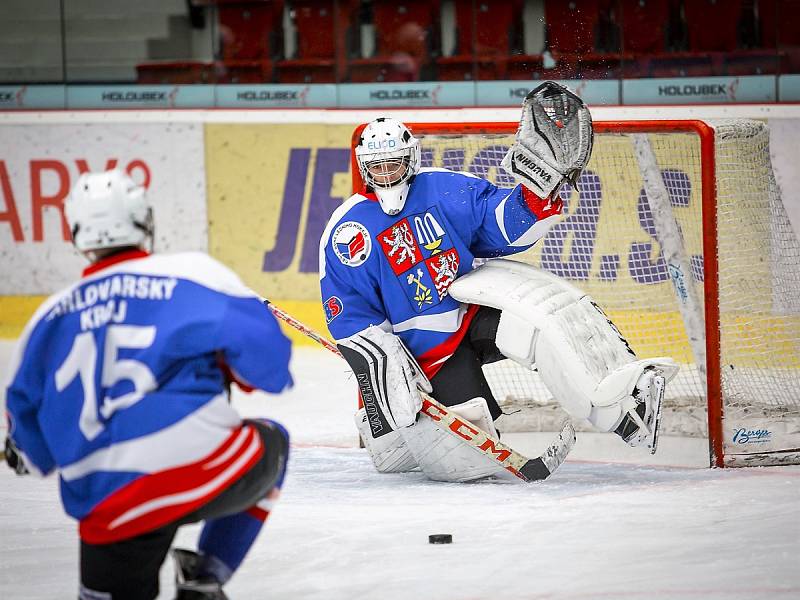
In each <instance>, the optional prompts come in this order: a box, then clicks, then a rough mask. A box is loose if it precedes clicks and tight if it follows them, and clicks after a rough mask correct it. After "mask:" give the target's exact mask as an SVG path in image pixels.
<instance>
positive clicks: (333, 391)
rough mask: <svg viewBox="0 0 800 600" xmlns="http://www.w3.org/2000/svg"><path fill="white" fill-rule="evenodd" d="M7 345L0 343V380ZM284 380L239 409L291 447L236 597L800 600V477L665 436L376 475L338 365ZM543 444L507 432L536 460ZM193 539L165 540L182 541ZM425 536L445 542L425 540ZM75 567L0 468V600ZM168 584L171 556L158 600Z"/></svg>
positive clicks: (64, 590) (49, 590) (50, 584)
mask: <svg viewBox="0 0 800 600" xmlns="http://www.w3.org/2000/svg"><path fill="white" fill-rule="evenodd" d="M9 351H10V344H8V343H0V367H2V368H3V371H5V363H6V362H7V360H8V355H9ZM293 372H294V376H295V381H296V383H297V385H296V387H295V388H294V390H293V391H292V392H290V393H289V394H287V395H285V396H282V397H279V398H269V397H267V396H266V395H262V394H253V395H249V396H248V395H244V394H242V395H237V397H236V399H235V404H236V406H237V407H238V408H239V409H240V411H241V412H242V414H244V415H246V416H257V415H258V416H270V417H272V418H276V419H278V420H280V421H281V422H283V423H284V424H285V425H287V426H288V427H289V429H290V431H291V433H292V435H293V442H294V444H293V450H292V457H291V459H290V465H289V475H288V477H287V481H286V485H285V487H284V492H283V496H282V498H281V501H280V502H279V504H278V506H277V508H276V510H275V511H274V513H273V515H272V516H271V517H270V520H269V521H268V522H267V524H266V526H265V528H264V530H263V531H262V533H261V536H260V537H259V538H258V540H257V542H256V544H255V546H254V547H253V549H252V550H251V552H250V554H249V556H248V558H247V560H246V561H245V563H244V565H243V566H242V568H241V569H240V570H239V572H238V573H237V574H236V575H235V576H234V578H233V580H232V581H231V582H230V584H229V585H228V586H227V588H226V589H227V591H228V594H229V595H230V597H231V598H232V599H233V600H243V599H248V600H250V599H255V600H259V599H262V598H264V599H266V598H272V599H282V598H288V599H313V600H336V599H342V600H345V599H346V600H351V599H357V598H364V599H369V600H373V599H375V600H377V599H381V600H401V599H403V600H405V599H437V600H438V599H441V600H462V599H463V600H467V599H478V598H497V599H503V600H506V599H509V600H511V599H537V600H538V599H545V598H564V599H567V598H568V599H585V598H602V599H614V598H621V599H639V598H641V599H645V598H647V599H652V598H658V599H662V598H665V599H667V598H681V599H687V598H689V599H693V598H698V599H699V598H724V599H726V600H728V599H738V598H742V599H744V598H747V599H748V600H754V599H761V598H780V599H784V598H787V599H788V598H800V569H798V566H800V467H770V468H751V469H737V470H733V469H729V470H711V469H708V468H704V467H702V466H699V465H703V464H705V461H706V460H707V459H706V458H705V447H704V444H703V442H702V441H701V442H699V443H698V441H697V440H688V441H687V440H678V439H672V438H664V439H663V440H662V442H661V446H660V449H659V453H658V454H657V455H656V456H655V457H652V458H651V457H650V456H649V455H648V454H646V453H644V452H637V451H635V450H633V449H630V448H627V447H626V446H624V445H622V444H621V443H620V442H619V441H618V440H617V439H615V438H614V436H612V435H607V434H579V442H578V445H577V446H576V449H575V450H574V451H573V453H572V455H570V458H569V459H568V461H567V462H566V463H565V464H564V465H563V466H562V467H561V469H560V470H559V471H558V472H557V473H556V474H555V475H554V476H553V477H552V478H551V479H549V480H547V481H545V482H543V483H538V484H529V485H524V484H514V483H475V484H444V483H435V482H430V481H427V480H426V479H425V478H424V477H423V476H422V475H421V474H419V473H410V474H396V475H381V474H378V473H376V472H375V471H374V469H373V468H372V465H371V463H370V461H369V458H368V457H367V455H366V453H365V451H364V450H360V449H358V447H357V438H356V432H355V427H354V425H353V422H352V412H353V402H354V400H353V398H354V397H355V385H354V383H353V381H352V380H351V379H350V378H349V377H348V375H347V373H348V372H347V369H346V367H345V366H344V364H343V363H342V362H341V360H340V359H338V358H336V357H335V356H332V355H328V354H326V353H325V352H324V351H321V350H316V349H299V350H298V351H297V352H296V356H295V359H294V361H293ZM547 438H548V436H547V435H546V434H540V435H535V436H534V435H526V434H516V435H514V436H513V438H512V436H511V435H509V436H508V437H507V438H504V439H506V440H507V441H509V442H510V443H512V445H514V446H515V447H517V448H518V449H520V450H523V451H525V452H529V453H533V452H538V451H539V450H541V449H542V448H543V447H544V446H545V445H546V444H547ZM626 463H627V464H626ZM198 530H199V527H198V526H192V527H187V528H184V529H183V530H182V531H181V532H180V533H179V535H178V539H177V544H178V545H182V546H186V547H193V544H194V542H195V540H196V537H197V532H198ZM431 533H451V534H453V543H452V544H450V545H430V544H428V541H427V540H428V535H429V534H431ZM77 560H78V551H77V534H76V525H75V523H74V522H73V521H71V520H70V519H68V518H67V517H66V516H64V514H63V512H62V510H61V506H60V503H59V501H58V495H57V483H56V480H55V479H53V478H50V479H45V480H38V479H35V478H32V477H15V476H14V475H13V474H12V473H11V471H10V470H8V469H3V468H0V599H2V600H10V599H21V600H33V599H44V598H48V599H49V598H74V597H76V595H77V581H78V569H77ZM132 568H133V566H132ZM172 573H173V571H172V565H171V564H169V563H166V564H165V566H164V568H163V569H162V572H161V581H162V594H161V597H162V598H171V597H172V594H173V591H174V588H173V585H172Z"/></svg>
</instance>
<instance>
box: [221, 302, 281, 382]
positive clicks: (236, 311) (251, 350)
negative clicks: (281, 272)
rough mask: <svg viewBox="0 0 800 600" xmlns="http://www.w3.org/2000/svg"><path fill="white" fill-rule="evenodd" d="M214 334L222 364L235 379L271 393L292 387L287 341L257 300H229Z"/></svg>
mask: <svg viewBox="0 0 800 600" xmlns="http://www.w3.org/2000/svg"><path fill="white" fill-rule="evenodd" d="M217 335H218V345H219V347H220V348H221V349H222V351H223V354H224V355H225V362H226V364H227V365H228V366H229V367H230V368H231V369H232V370H233V372H234V374H235V375H236V377H237V379H239V380H240V381H242V382H243V383H245V384H247V385H249V386H251V387H255V388H258V389H261V390H264V391H266V392H272V393H278V392H281V391H283V390H284V389H285V388H286V387H287V386H291V385H292V377H291V374H290V372H289V359H290V358H291V342H290V341H289V338H287V337H286V336H285V335H284V334H283V332H282V331H281V328H280V326H279V325H278V321H277V320H276V319H275V317H274V316H273V315H272V313H271V312H270V311H269V309H268V308H267V307H266V306H264V304H263V303H262V302H261V301H260V300H259V299H257V298H231V299H229V300H228V304H227V308H226V310H225V313H224V314H223V316H222V319H221V320H220V323H219V328H218V334H217Z"/></svg>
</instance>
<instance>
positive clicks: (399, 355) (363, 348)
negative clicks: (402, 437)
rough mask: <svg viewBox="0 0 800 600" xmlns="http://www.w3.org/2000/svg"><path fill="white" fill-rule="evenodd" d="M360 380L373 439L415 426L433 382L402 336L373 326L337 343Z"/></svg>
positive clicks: (359, 384)
mask: <svg viewBox="0 0 800 600" xmlns="http://www.w3.org/2000/svg"><path fill="white" fill-rule="evenodd" d="M337 347H338V348H339V351H340V352H341V353H342V356H344V358H345V360H346V361H347V362H348V364H349V365H350V368H351V369H352V370H353V373H355V375H356V380H357V381H358V389H359V391H360V392H361V399H362V401H363V402H364V409H365V410H366V414H367V420H368V421H369V426H370V430H371V432H372V437H373V438H378V437H380V436H382V435H386V434H387V433H389V432H391V431H395V430H397V429H400V428H402V427H408V426H409V425H413V424H414V422H415V420H416V418H417V413H418V412H419V410H420V408H422V397H421V396H420V393H419V391H420V390H422V391H424V392H427V393H430V392H431V390H432V388H431V383H430V381H428V378H427V377H426V376H425V374H424V373H423V372H422V369H421V368H420V366H419V365H418V364H417V361H416V360H415V359H414V357H413V356H412V355H411V353H410V352H409V351H408V349H407V348H406V347H405V345H404V344H403V342H402V341H401V340H400V338H399V337H397V336H396V335H394V334H392V333H388V332H386V331H383V330H382V329H380V328H379V327H375V326H374V325H373V326H371V327H368V328H367V329H365V330H364V331H362V332H360V333H357V334H355V335H353V336H351V337H349V338H346V339H344V340H342V341H340V342H339V343H338V344H337Z"/></svg>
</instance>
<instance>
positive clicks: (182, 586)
mask: <svg viewBox="0 0 800 600" xmlns="http://www.w3.org/2000/svg"><path fill="white" fill-rule="evenodd" d="M65 210H66V217H67V221H68V222H69V225H70V228H71V230H72V237H73V243H74V244H75V246H76V248H77V249H78V250H79V251H81V252H82V253H84V254H85V255H86V256H87V257H88V258H89V259H90V261H91V263H92V264H91V265H90V266H89V267H88V268H87V269H86V270H85V271H84V277H83V278H82V279H81V280H80V281H78V282H77V283H76V284H74V285H72V286H70V287H68V288H67V289H65V290H63V291H61V292H59V293H57V294H55V295H54V296H52V297H50V298H49V299H48V300H47V301H46V302H45V303H44V304H43V305H42V306H41V307H40V308H39V310H38V311H37V312H36V314H35V315H34V316H33V317H32V319H31V321H30V322H29V323H28V325H27V327H26V328H25V330H24V332H23V334H22V336H21V338H20V341H19V346H18V348H17V351H16V355H15V356H14V358H12V361H11V373H10V375H11V377H10V385H9V387H8V390H7V412H8V417H9V436H10V437H9V438H8V439H7V440H6V460H7V461H8V463H9V465H10V466H11V467H12V468H14V469H15V470H16V471H17V472H18V473H20V474H24V473H25V472H26V471H28V470H30V471H32V472H35V473H38V474H42V475H46V474H48V473H51V472H53V471H56V470H57V471H58V472H59V475H60V482H61V497H62V502H63V504H64V508H65V510H66V512H67V513H68V514H69V515H71V516H72V517H74V518H76V519H77V520H78V521H79V522H80V528H79V532H80V565H81V566H80V572H81V587H80V598H81V599H86V600H101V599H113V600H122V599H125V600H127V599H137V600H138V599H142V600H145V599H147V600H149V599H152V598H156V597H157V596H158V589H159V586H158V573H159V569H160V567H161V564H162V562H163V561H164V558H165V556H166V554H167V551H168V550H169V547H170V545H171V543H172V540H173V537H174V536H175V533H176V531H177V529H178V527H179V526H180V525H183V524H186V523H192V522H196V521H201V520H202V521H205V524H204V526H203V529H202V533H201V534H200V539H199V543H198V552H197V553H195V552H192V551H189V550H175V551H174V552H173V557H174V558H175V562H176V573H177V575H176V578H177V589H178V592H177V597H178V598H181V599H202V598H208V599H211V598H216V599H222V598H225V594H224V593H223V592H222V589H221V588H222V584H223V583H225V582H226V581H227V580H228V579H229V578H230V577H231V575H232V574H233V572H234V571H235V570H236V569H237V567H238V566H239V565H240V564H241V562H242V561H243V560H244V557H245V555H246V554H247V551H248V550H249V548H250V546H251V545H252V543H253V542H254V541H255V539H256V536H257V534H258V532H259V531H260V529H261V527H262V525H263V523H264V520H265V519H266V518H267V515H268V514H269V510H270V508H271V505H272V503H273V502H274V501H275V500H276V499H277V496H278V493H279V490H280V487H281V484H282V481H283V478H284V473H285V469H286V460H287V456H288V449H289V438H288V434H287V433H286V431H285V430H284V429H283V427H282V426H281V425H279V424H278V423H275V422H273V421H269V420H244V421H243V420H242V419H241V418H240V417H239V415H238V414H237V413H236V411H235V410H234V409H233V408H232V407H231V405H230V404H229V398H228V391H229V384H230V382H231V380H233V381H235V382H237V383H238V384H240V385H241V386H242V387H244V388H247V387H250V388H260V389H262V390H266V391H268V392H274V393H278V392H280V391H282V390H283V389H284V388H286V387H287V386H288V385H290V384H291V377H290V374H289V370H288V363H289V355H290V343H289V341H288V339H287V338H286V337H285V336H284V335H283V334H282V333H281V331H280V329H279V327H278V324H277V322H276V320H275V318H274V317H273V316H272V315H271V314H270V313H269V312H268V311H267V309H266V308H265V307H264V305H263V304H262V303H261V301H260V299H259V298H258V297H257V296H255V295H254V294H253V293H252V292H250V291H249V290H248V289H247V288H246V287H245V286H244V285H243V284H242V282H241V281H240V280H239V278H238V277H237V276H236V275H235V274H234V273H233V272H231V271H230V270H228V269H227V268H226V267H224V266H223V265H221V264H220V263H218V262H217V261H215V260H213V259H212V258H210V257H209V256H207V255H205V254H201V253H181V254H174V255H149V254H148V252H147V251H145V248H147V247H149V245H150V242H151V241H152V235H153V229H152V219H151V211H150V208H149V207H148V204H147V201H146V198H145V194H144V189H143V188H141V187H139V186H137V185H136V184H135V183H134V182H133V181H132V180H131V179H130V178H129V177H128V176H127V175H125V174H124V173H123V172H121V171H118V170H113V171H108V172H106V173H98V174H85V175H83V176H81V177H80V178H79V180H78V182H77V184H76V186H75V188H74V190H73V191H72V193H71V195H70V196H69V198H68V200H67V201H66V204H65Z"/></svg>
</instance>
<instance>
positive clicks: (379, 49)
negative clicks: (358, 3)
mask: <svg viewBox="0 0 800 600" xmlns="http://www.w3.org/2000/svg"><path fill="white" fill-rule="evenodd" d="M372 10H373V17H374V25H375V46H376V51H375V56H372V57H364V58H356V59H353V60H351V61H350V81H352V82H356V83H358V82H362V83H363V82H371V81H417V80H419V79H420V75H421V73H423V72H424V71H425V70H426V69H427V68H428V66H429V65H428V63H429V61H430V59H431V55H433V56H434V57H435V56H436V55H438V48H439V43H438V39H439V35H438V27H439V0H375V1H374V2H373V3H372Z"/></svg>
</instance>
